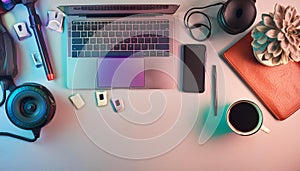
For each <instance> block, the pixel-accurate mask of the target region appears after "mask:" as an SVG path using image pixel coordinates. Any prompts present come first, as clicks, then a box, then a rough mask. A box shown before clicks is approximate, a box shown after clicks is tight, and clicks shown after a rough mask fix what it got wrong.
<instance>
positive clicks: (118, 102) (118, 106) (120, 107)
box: [111, 99, 125, 112]
mask: <svg viewBox="0 0 300 171" xmlns="http://www.w3.org/2000/svg"><path fill="white" fill-rule="evenodd" d="M111 103H112V105H113V108H114V110H115V112H122V111H124V109H125V105H124V102H123V100H122V99H111Z"/></svg>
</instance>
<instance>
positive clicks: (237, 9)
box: [218, 0, 256, 34]
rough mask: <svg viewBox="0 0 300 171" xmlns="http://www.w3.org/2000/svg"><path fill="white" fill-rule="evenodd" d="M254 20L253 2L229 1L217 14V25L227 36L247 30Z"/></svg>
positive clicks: (247, 0) (253, 0)
mask: <svg viewBox="0 0 300 171" xmlns="http://www.w3.org/2000/svg"><path fill="white" fill-rule="evenodd" d="M255 18H256V7H255V0H229V1H227V2H226V3H225V4H224V5H223V6H222V7H221V9H220V10H219V12H218V23H219V25H220V26H221V28H222V29H223V30H225V31H226V32H227V33H229V34H238V33H241V32H243V31H245V30H247V29H248V28H249V27H250V26H251V25H252V24H253V22H254V20H255Z"/></svg>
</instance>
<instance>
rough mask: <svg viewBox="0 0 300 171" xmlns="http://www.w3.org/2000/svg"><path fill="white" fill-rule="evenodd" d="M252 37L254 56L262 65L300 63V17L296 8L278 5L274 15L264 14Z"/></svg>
mask: <svg viewBox="0 0 300 171" xmlns="http://www.w3.org/2000/svg"><path fill="white" fill-rule="evenodd" d="M251 35H252V37H253V42H252V47H253V51H254V55H255V57H256V58H257V60H258V61H259V62H261V63H262V64H264V65H268V66H275V65H280V64H287V63H288V62H289V61H293V62H299V61H300V16H299V15H297V11H296V9H295V8H294V7H291V6H288V7H286V8H285V7H283V6H281V5H279V4H276V5H275V9H274V13H269V14H262V21H260V22H259V23H258V24H257V25H256V26H255V28H254V29H253V31H252V34H251Z"/></svg>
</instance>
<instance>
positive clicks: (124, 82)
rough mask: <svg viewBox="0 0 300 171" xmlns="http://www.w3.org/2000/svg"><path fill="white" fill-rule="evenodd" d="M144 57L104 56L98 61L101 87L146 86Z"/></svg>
mask: <svg viewBox="0 0 300 171" xmlns="http://www.w3.org/2000/svg"><path fill="white" fill-rule="evenodd" d="M144 70H145V61H144V58H103V59H99V61H98V73H97V83H98V87H99V88H111V87H113V88H128V87H144V86H145V73H144Z"/></svg>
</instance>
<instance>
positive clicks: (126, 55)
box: [101, 51, 133, 58]
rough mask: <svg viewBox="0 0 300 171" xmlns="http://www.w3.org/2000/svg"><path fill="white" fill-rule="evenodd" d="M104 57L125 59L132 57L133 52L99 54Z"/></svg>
mask: <svg viewBox="0 0 300 171" xmlns="http://www.w3.org/2000/svg"><path fill="white" fill-rule="evenodd" d="M101 53H102V55H105V57H119V58H127V57H130V56H132V55H133V51H109V52H101Z"/></svg>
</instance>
